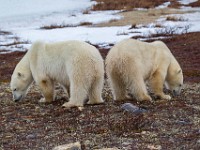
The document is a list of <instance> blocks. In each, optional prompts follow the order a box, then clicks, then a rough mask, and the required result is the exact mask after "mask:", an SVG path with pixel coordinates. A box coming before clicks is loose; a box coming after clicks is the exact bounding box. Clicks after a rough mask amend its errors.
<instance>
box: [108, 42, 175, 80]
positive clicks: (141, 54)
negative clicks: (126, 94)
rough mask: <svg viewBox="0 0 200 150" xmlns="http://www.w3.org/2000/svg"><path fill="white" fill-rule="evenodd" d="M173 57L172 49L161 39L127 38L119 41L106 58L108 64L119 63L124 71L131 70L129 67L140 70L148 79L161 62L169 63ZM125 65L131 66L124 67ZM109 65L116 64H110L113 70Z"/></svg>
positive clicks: (119, 67) (120, 68)
mask: <svg viewBox="0 0 200 150" xmlns="http://www.w3.org/2000/svg"><path fill="white" fill-rule="evenodd" d="M111 57H112V58H111ZM172 57H173V56H172V54H171V52H170V50H169V49H168V48H167V46H166V45H165V44H164V43H163V42H161V41H155V42H152V43H147V42H141V41H138V40H134V39H125V40H123V41H121V42H119V43H117V44H116V45H115V46H114V47H113V48H112V49H111V50H110V51H109V54H108V57H107V58H106V60H107V63H108V64H115V65H118V66H117V68H118V69H119V70H121V72H122V73H123V72H129V70H126V69H127V68H129V69H130V68H133V69H134V70H137V71H140V73H139V74H140V75H143V77H144V78H145V79H146V78H148V77H149V76H151V74H152V73H153V72H154V71H155V70H156V69H157V68H158V65H159V64H162V63H164V64H166V65H169V64H170V61H171V58H172ZM118 62H120V63H118ZM133 64H134V65H133ZM120 65H122V66H120ZM125 65H130V66H129V67H124V66H125ZM109 67H114V66H113V65H109V66H108V69H109V70H112V68H109Z"/></svg>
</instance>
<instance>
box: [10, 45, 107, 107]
mask: <svg viewBox="0 0 200 150" xmlns="http://www.w3.org/2000/svg"><path fill="white" fill-rule="evenodd" d="M33 80H34V81H35V82H36V84H37V85H38V86H39V88H40V89H41V92H42V94H43V96H44V98H42V99H41V100H40V102H51V101H53V100H54V97H55V93H54V83H55V82H58V83H60V84H61V85H63V87H64V88H65V91H66V92H67V91H68V90H69V91H70V98H69V102H67V103H64V104H63V106H64V107H68V108H70V107H74V106H77V107H79V106H80V107H81V106H83V104H84V100H85V99H86V98H89V101H88V104H98V103H103V99H102V97H101V91H102V89H103V80H104V63H103V59H102V57H101V55H100V53H99V51H98V50H97V49H96V48H95V47H94V46H92V45H90V44H87V43H85V42H81V41H64V42H56V43H44V42H42V41H37V42H35V43H33V45H32V46H31V48H30V50H29V51H28V52H27V53H26V54H25V56H24V57H23V58H22V59H21V61H20V62H19V63H18V64H17V66H16V67H15V69H14V72H13V74H12V77H11V83H10V85H11V90H12V93H13V99H14V101H19V100H21V99H22V98H24V97H25V95H26V93H27V89H28V87H29V86H30V84H31V83H32V82H33Z"/></svg>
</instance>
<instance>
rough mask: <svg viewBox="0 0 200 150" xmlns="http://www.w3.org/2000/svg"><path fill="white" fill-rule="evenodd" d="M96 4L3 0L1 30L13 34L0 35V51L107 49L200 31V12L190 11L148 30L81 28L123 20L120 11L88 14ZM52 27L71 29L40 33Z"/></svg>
mask: <svg viewBox="0 0 200 150" xmlns="http://www.w3.org/2000/svg"><path fill="white" fill-rule="evenodd" d="M181 2H182V3H184V4H186V3H187V4H188V3H191V2H194V0H193V1H191V0H187V1H186V0H181ZM46 4H48V5H46ZM93 4H94V2H93V1H90V0H73V1H71V0H58V1H55V0H6V1H5V0H0V30H2V31H9V32H11V34H5V35H4V34H0V50H12V51H16V50H25V49H28V48H29V47H30V45H31V43H32V42H34V41H36V40H43V41H46V42H55V41H64V40H82V41H88V42H90V43H92V44H97V45H99V46H103V47H106V46H108V45H110V44H114V43H116V42H118V41H120V40H122V39H124V38H130V37H134V36H135V37H137V36H141V37H144V38H149V37H150V36H151V35H152V34H156V33H158V32H163V31H164V32H165V29H166V30H167V29H173V30H174V29H176V31H175V32H174V33H175V34H181V33H183V32H186V31H187V32H195V31H200V26H199V24H200V17H199V16H200V8H188V7H187V8H182V9H181V10H180V11H188V10H189V11H190V13H186V14H178V15H177V14H176V15H172V16H175V17H177V18H183V20H179V21H167V20H166V17H167V16H162V17H161V18H160V19H158V20H157V21H156V22H155V23H150V24H149V25H145V26H144V25H137V28H133V29H130V27H131V25H130V26H119V27H95V26H88V27H86V26H79V25H80V24H81V23H87V22H88V23H91V24H93V25H94V24H98V23H101V22H107V21H111V20H116V19H120V18H121V17H122V16H120V15H118V12H119V11H95V12H93V11H89V12H87V11H86V10H87V9H89V8H90V7H92V5H93ZM169 4H170V2H166V3H164V4H163V5H160V6H158V7H157V8H156V9H162V8H166V7H168V5H169ZM138 11H143V9H138ZM83 12H85V13H83ZM157 24H160V25H161V26H162V28H159V27H157V26H156V25H157ZM51 25H57V26H68V27H65V28H55V29H51V30H45V29H41V27H44V26H51ZM188 27H189V28H188ZM18 37H19V38H18ZM161 38H162V37H161ZM18 41H20V42H23V43H24V42H25V43H28V44H17V45H12V46H7V44H10V43H13V42H18Z"/></svg>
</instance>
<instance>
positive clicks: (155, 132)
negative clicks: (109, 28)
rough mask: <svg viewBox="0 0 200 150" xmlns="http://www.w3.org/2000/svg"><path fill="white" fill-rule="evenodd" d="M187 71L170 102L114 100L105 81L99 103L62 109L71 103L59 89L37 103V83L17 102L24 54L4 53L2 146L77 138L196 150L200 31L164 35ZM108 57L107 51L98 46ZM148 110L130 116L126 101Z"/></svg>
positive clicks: (99, 144) (0, 60)
mask: <svg viewBox="0 0 200 150" xmlns="http://www.w3.org/2000/svg"><path fill="white" fill-rule="evenodd" d="M163 41H164V42H165V43H166V44H167V46H168V47H169V48H170V49H171V51H172V53H173V54H174V56H175V57H176V58H177V60H178V61H179V62H180V65H181V67H182V68H183V73H184V89H183V91H182V94H181V95H180V96H178V97H174V98H173V99H172V100H170V101H166V100H155V101H154V102H153V103H137V102H136V100H135V99H132V100H124V101H123V102H114V101H113V99H112V95H111V92H110V89H109V87H108V85H107V84H106V83H105V86H104V91H103V98H104V99H105V103H104V104H101V105H93V106H90V105H86V106H85V107H84V109H83V110H79V109H77V108H72V109H70V110H67V109H64V108H62V107H61V106H62V104H63V103H64V102H66V101H67V98H66V97H65V96H64V95H63V91H62V90H61V89H60V87H57V88H56V91H57V98H56V101H54V102H53V103H51V104H48V105H45V104H40V103H38V100H39V99H40V98H41V93H40V91H39V89H38V88H37V86H35V85H33V86H32V87H31V88H30V91H29V93H28V95H27V97H26V98H25V100H24V101H21V102H19V103H14V102H13V101H12V94H11V91H10V88H9V81H10V76H11V74H12V71H13V69H14V67H15V65H16V63H17V62H18V61H19V60H20V59H21V58H22V57H23V55H24V52H13V53H7V54H1V55H0V114H1V115H0V150H1V149H2V150H11V149H13V150H24V149H31V150H33V149H35V150H44V149H52V148H53V147H55V146H57V145H62V144H68V143H73V142H76V141H79V142H80V143H81V147H82V149H86V150H87V149H88V150H89V149H98V148H103V147H104V148H113V147H115V148H118V149H124V150H129V149H130V150H131V149H151V150H153V149H154V150H155V149H163V150H164V149H166V150H167V149H183V150H188V149H194V150H198V149H199V147H200V65H199V64H200V51H199V45H200V44H199V43H200V33H199V32H198V33H187V34H183V35H178V36H175V35H174V36H173V37H171V38H169V39H163ZM100 52H101V54H102V56H103V57H104V58H105V56H106V54H107V52H108V50H107V49H100ZM128 102H129V103H132V104H134V105H135V106H138V107H140V108H143V109H145V110H147V112H145V113H142V114H132V113H130V112H126V111H124V110H123V109H121V105H122V104H124V103H128Z"/></svg>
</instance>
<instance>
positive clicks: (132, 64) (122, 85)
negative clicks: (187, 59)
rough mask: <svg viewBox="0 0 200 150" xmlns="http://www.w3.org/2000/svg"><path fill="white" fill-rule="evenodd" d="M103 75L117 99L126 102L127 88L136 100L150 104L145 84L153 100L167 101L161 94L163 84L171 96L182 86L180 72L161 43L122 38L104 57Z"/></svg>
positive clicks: (164, 95)
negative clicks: (149, 89) (151, 93)
mask: <svg viewBox="0 0 200 150" xmlns="http://www.w3.org/2000/svg"><path fill="white" fill-rule="evenodd" d="M106 73H107V75H108V79H109V83H110V85H111V88H112V92H113V95H114V99H117V100H121V99H126V98H127V97H126V96H127V95H126V94H127V93H126V92H127V91H126V90H127V89H128V90H129V91H130V93H131V94H133V95H134V96H135V97H136V98H137V99H138V100H139V101H143V100H149V101H151V100H152V98H151V97H150V96H149V94H148V92H147V88H146V85H145V82H146V81H148V82H149V85H150V87H151V89H152V90H153V92H154V94H155V95H156V96H157V97H159V98H160V99H167V100H170V99H171V96H170V95H166V94H164V93H163V86H164V84H166V86H167V87H168V88H169V89H170V90H172V91H173V92H174V93H175V94H179V93H180V91H181V87H182V85H183V74H182V69H181V67H180V65H179V63H178V62H177V60H176V59H175V57H174V56H173V55H172V53H171V52H170V50H169V49H168V47H167V46H166V45H165V44H164V43H163V42H161V41H155V42H152V43H147V42H141V41H138V40H134V39H126V40H123V41H121V42H119V43H117V44H116V45H115V46H114V47H113V48H112V49H111V50H110V51H109V53H108V55H107V57H106Z"/></svg>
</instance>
